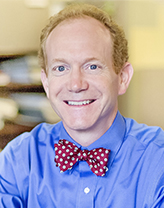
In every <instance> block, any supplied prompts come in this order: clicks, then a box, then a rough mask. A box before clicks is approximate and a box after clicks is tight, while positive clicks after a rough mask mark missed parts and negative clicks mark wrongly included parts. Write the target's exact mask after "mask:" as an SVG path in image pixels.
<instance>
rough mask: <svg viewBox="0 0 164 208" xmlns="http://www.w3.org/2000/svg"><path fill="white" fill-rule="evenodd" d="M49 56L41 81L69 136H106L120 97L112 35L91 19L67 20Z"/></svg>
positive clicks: (51, 44)
mask: <svg viewBox="0 0 164 208" xmlns="http://www.w3.org/2000/svg"><path fill="white" fill-rule="evenodd" d="M46 54H47V77H46V75H45V73H44V72H43V71H42V82H43V85H44V88H45V91H46V93H47V96H48V98H49V100H50V102H51V105H52V107H53V109H54V110H55V111H56V113H57V114H58V115H59V116H60V118H61V119H62V121H63V124H64V126H65V128H66V130H67V131H68V133H70V132H72V131H90V130H91V131H95V133H96V132H98V131H99V130H100V129H101V131H102V129H103V130H104V132H105V131H106V130H107V129H108V128H109V127H110V125H111V123H112V122H113V120H114V118H115V115H116V112H117V96H118V94H119V76H118V75H117V74H116V73H115V72H114V69H113V67H112V41H111V37H110V33H109V31H108V30H107V29H106V28H105V26H103V25H102V24H101V23H100V22H99V21H97V20H95V19H93V18H90V17H87V18H80V19H75V20H69V21H68V20H67V21H63V22H62V23H60V24H59V25H58V26H57V27H56V28H55V29H54V30H53V31H52V32H51V34H50V35H49V37H48V39H47V41H46Z"/></svg>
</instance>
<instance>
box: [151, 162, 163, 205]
mask: <svg viewBox="0 0 164 208" xmlns="http://www.w3.org/2000/svg"><path fill="white" fill-rule="evenodd" d="M161 166H162V172H161V174H160V177H159V179H157V184H156V188H155V190H154V199H155V200H154V203H153V205H152V207H151V208H164V170H163V165H161ZM157 178H158V177H157Z"/></svg>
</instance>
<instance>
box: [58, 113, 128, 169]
mask: <svg viewBox="0 0 164 208" xmlns="http://www.w3.org/2000/svg"><path fill="white" fill-rule="evenodd" d="M124 135H125V120H124V118H123V116H122V115H121V114H120V113H119V111H118V112H117V115H116V117H115V120H114V122H113V124H112V125H111V127H110V128H109V129H108V130H107V131H106V132H105V134H103V135H102V136H101V137H100V138H99V139H98V140H96V141H95V142H94V143H92V144H91V145H89V146H88V147H83V146H81V145H79V144H78V143H77V142H76V141H74V140H73V139H72V138H71V137H70V136H69V135H68V133H67V132H66V130H65V128H64V126H63V124H62V128H61V133H60V139H66V140H68V141H70V142H72V143H74V144H75V145H76V146H78V147H80V148H81V149H88V150H91V149H94V148H99V147H103V148H106V149H110V150H111V153H110V160H109V166H110V165H111V164H112V162H113V159H114V158H115V155H116V154H117V152H118V150H119V149H120V147H121V145H122V143H123V140H124Z"/></svg>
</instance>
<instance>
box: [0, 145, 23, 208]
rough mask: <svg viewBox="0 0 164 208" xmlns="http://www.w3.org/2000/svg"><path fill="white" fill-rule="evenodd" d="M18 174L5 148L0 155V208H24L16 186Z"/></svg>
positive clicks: (8, 150)
mask: <svg viewBox="0 0 164 208" xmlns="http://www.w3.org/2000/svg"><path fill="white" fill-rule="evenodd" d="M16 174H17V177H16ZM19 174H20V173H19V172H18V169H17V165H16V163H15V161H14V157H13V155H12V153H11V150H10V149H9V148H6V150H3V151H2V152H1V153H0V208H23V207H24V206H23V202H22V200H21V197H20V193H19V189H18V184H17V183H18V181H17V178H19Z"/></svg>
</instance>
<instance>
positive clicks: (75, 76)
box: [67, 68, 89, 93]
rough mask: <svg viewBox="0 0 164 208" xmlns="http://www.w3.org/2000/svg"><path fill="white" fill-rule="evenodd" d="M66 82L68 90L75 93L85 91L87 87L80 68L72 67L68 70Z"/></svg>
mask: <svg viewBox="0 0 164 208" xmlns="http://www.w3.org/2000/svg"><path fill="white" fill-rule="evenodd" d="M67 83H68V84H67V88H68V90H69V91H70V92H75V93H78V92H81V91H85V90H87V89H88V87H89V84H88V82H87V80H86V77H85V75H84V73H83V72H82V71H81V69H80V68H74V69H72V70H71V71H70V73H69V77H68V82H67Z"/></svg>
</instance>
